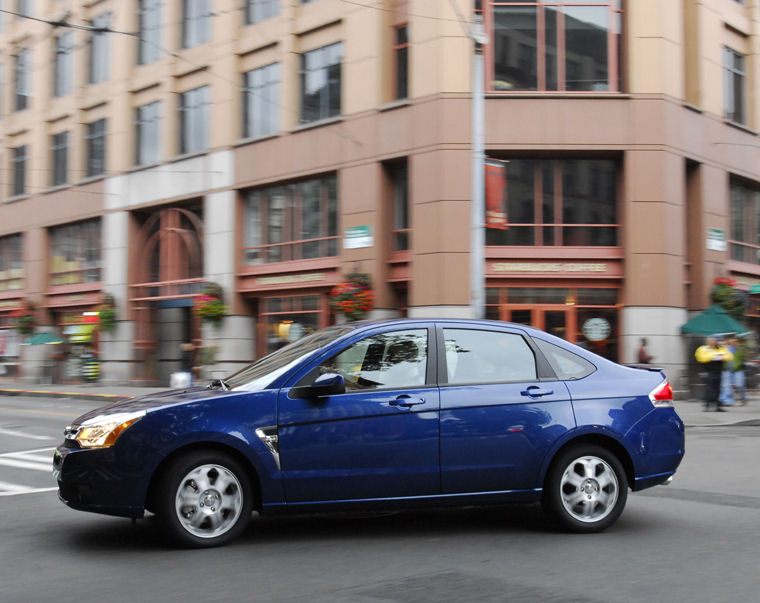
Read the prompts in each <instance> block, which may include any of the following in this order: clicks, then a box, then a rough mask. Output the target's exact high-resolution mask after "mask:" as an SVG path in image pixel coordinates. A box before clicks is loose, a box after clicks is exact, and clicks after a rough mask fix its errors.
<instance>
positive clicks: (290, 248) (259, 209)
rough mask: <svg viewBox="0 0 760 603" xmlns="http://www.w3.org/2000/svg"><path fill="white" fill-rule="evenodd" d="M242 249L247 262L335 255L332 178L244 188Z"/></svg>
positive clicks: (335, 212) (334, 180)
mask: <svg viewBox="0 0 760 603" xmlns="http://www.w3.org/2000/svg"><path fill="white" fill-rule="evenodd" d="M243 251H244V258H243V262H244V264H246V265H249V266H251V265H255V264H267V263H271V262H283V261H288V260H301V259H307V258H319V257H330V256H336V255H338V181H337V178H336V177H335V176H327V177H324V178H318V179H314V180H306V181H303V182H298V183H293V184H285V185H281V186H274V187H269V188H265V189H258V190H254V191H251V192H249V193H248V194H247V198H246V203H245V245H244V250H243Z"/></svg>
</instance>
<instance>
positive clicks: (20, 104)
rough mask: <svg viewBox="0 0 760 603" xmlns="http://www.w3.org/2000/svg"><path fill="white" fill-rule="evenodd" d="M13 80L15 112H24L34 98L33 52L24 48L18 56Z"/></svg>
mask: <svg viewBox="0 0 760 603" xmlns="http://www.w3.org/2000/svg"><path fill="white" fill-rule="evenodd" d="M13 71H14V73H13V79H14V84H15V88H16V102H15V104H14V110H15V111H23V110H24V109H27V108H28V107H29V101H30V99H31V96H32V51H31V50H29V49H28V48H22V49H21V50H19V51H18V54H17V55H16V59H15V64H14V69H13Z"/></svg>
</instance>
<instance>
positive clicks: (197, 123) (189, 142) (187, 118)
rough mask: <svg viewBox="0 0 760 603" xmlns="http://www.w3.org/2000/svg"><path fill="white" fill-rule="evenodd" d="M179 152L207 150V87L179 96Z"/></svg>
mask: <svg viewBox="0 0 760 603" xmlns="http://www.w3.org/2000/svg"><path fill="white" fill-rule="evenodd" d="M179 98H180V104H179V123H180V128H179V129H180V132H179V134H180V140H179V152H180V154H185V153H197V152H199V151H204V150H206V149H207V148H208V104H209V87H208V86H201V87H200V88H194V89H193V90H188V91H187V92H183V93H182V94H180V95H179Z"/></svg>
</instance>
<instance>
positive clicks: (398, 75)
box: [393, 25, 409, 99]
mask: <svg viewBox="0 0 760 603" xmlns="http://www.w3.org/2000/svg"><path fill="white" fill-rule="evenodd" d="M394 35H395V37H396V39H395V41H394V44H393V55H394V67H395V80H394V81H395V91H394V92H395V98H397V99H402V98H407V96H408V95H409V55H408V53H409V39H408V37H407V27H406V25H402V26H401V27H397V28H396V29H395V31H394Z"/></svg>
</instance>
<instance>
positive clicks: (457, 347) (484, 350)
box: [443, 329, 537, 384]
mask: <svg viewBox="0 0 760 603" xmlns="http://www.w3.org/2000/svg"><path fill="white" fill-rule="evenodd" d="M443 336H444V340H445V343H446V370H447V373H448V382H449V383H456V384H460V383H498V382H502V381H534V380H535V379H536V377H537V371H536V357H535V355H534V353H533V350H532V349H531V348H530V346H529V345H528V343H527V342H526V341H525V339H523V338H522V337H521V336H520V335H517V334H515V333H502V332H499V331H479V330H473V329H444V330H443Z"/></svg>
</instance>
